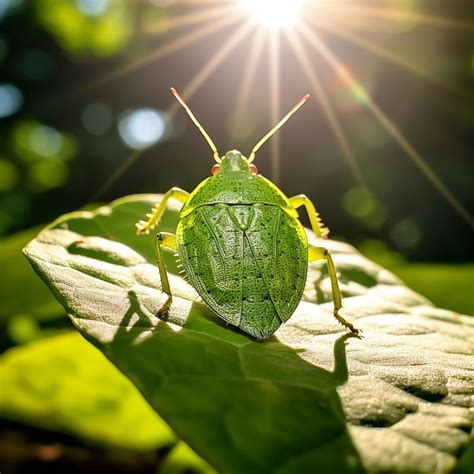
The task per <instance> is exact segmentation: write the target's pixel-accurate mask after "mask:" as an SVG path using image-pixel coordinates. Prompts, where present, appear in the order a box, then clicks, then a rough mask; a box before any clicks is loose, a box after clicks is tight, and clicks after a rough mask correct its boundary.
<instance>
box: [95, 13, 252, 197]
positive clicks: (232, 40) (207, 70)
mask: <svg viewBox="0 0 474 474" xmlns="http://www.w3.org/2000/svg"><path fill="white" fill-rule="evenodd" d="M251 27H252V23H251V22H249V21H245V22H244V23H243V24H242V25H241V26H240V27H239V28H238V29H237V30H236V31H235V32H234V33H233V34H232V35H231V36H230V37H229V38H228V40H227V41H226V42H225V43H224V44H222V45H221V47H220V48H219V50H218V51H217V52H216V53H215V54H214V56H213V57H212V59H211V60H210V61H209V62H207V63H206V64H205V65H204V67H203V68H201V70H200V71H198V73H197V75H196V76H195V77H194V79H193V80H192V81H191V82H190V83H189V84H188V85H187V86H186V87H185V88H184V89H183V95H184V96H186V98H187V99H188V98H189V97H191V96H192V95H193V94H194V93H195V92H196V91H197V89H199V87H200V86H201V85H202V84H203V83H204V82H205V80H206V79H207V78H208V77H209V75H210V74H211V73H212V71H213V70H214V69H215V68H216V67H217V66H218V65H219V64H220V63H221V62H222V61H223V60H224V59H225V58H226V57H227V55H228V54H230V52H231V51H232V50H233V49H234V48H235V47H236V46H237V45H238V44H239V42H240V41H241V40H242V39H243V37H244V36H245V35H246V34H248V33H249V31H250V29H251ZM178 107H179V104H178V103H177V102H174V103H173V104H172V105H171V106H170V107H169V108H168V113H169V114H170V115H173V114H174V113H175V112H176V110H177V108H178ZM143 152H144V150H139V151H135V152H133V153H131V154H130V155H129V156H128V157H127V158H126V159H125V161H124V162H123V163H122V164H121V165H120V166H119V167H118V168H117V170H116V171H115V172H114V173H113V174H112V175H111V176H110V177H109V178H108V179H107V181H106V182H105V183H104V184H103V185H102V186H101V188H100V189H99V190H98V191H97V192H96V193H95V194H94V195H93V196H92V198H93V199H96V200H97V199H99V198H100V197H101V196H103V195H104V193H105V192H107V191H108V190H109V189H110V188H111V187H112V186H113V184H114V183H115V182H116V181H117V180H118V179H120V177H121V176H122V175H123V174H124V173H125V172H126V171H127V170H128V169H129V168H130V167H131V166H132V165H133V164H134V163H135V162H136V161H137V160H138V159H139V158H140V157H141V156H142V154H143Z"/></svg>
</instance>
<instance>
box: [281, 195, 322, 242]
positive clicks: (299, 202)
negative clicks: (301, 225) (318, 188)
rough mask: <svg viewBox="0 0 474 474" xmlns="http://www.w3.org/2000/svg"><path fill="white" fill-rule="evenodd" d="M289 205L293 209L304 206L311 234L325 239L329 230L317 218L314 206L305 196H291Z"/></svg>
mask: <svg viewBox="0 0 474 474" xmlns="http://www.w3.org/2000/svg"><path fill="white" fill-rule="evenodd" d="M290 204H291V205H292V206H293V207H294V208H295V209H298V207H301V206H304V207H305V208H306V212H307V213H308V217H309V222H310V223H311V228H312V229H313V232H314V233H315V234H316V235H317V236H318V237H322V238H323V239H325V238H326V237H327V236H328V234H329V229H328V228H327V227H325V226H324V224H323V222H322V221H321V218H320V217H319V214H318V212H317V211H316V208H315V207H314V204H313V203H312V202H311V199H310V198H309V197H308V196H306V195H305V194H298V196H293V197H291V198H290Z"/></svg>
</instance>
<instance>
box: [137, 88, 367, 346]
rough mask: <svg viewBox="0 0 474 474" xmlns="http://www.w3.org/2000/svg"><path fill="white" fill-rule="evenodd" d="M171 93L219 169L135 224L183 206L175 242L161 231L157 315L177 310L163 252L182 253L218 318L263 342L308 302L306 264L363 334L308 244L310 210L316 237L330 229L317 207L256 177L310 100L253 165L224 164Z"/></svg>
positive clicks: (242, 161) (149, 225)
mask: <svg viewBox="0 0 474 474" xmlns="http://www.w3.org/2000/svg"><path fill="white" fill-rule="evenodd" d="M171 91H172V92H173V94H174V95H175V97H176V98H177V99H178V101H179V102H180V104H181V105H182V106H183V107H184V109H185V110H186V112H187V113H188V114H189V116H190V117H191V119H192V121H193V122H194V123H195V125H196V126H197V127H198V128H199V130H200V131H201V133H202V134H203V135H204V138H205V139H206V140H207V142H208V143H209V145H210V147H211V149H212V151H213V154H214V159H215V160H216V162H217V164H215V165H214V166H213V167H212V169H211V174H212V176H210V177H209V178H207V179H205V180H204V181H203V182H202V183H201V184H199V185H198V186H197V187H196V189H195V190H194V191H193V192H192V193H191V194H189V193H187V192H186V191H183V190H182V189H179V188H172V189H170V190H169V191H168V192H167V193H166V194H165V195H164V198H163V200H162V201H161V202H160V203H159V205H157V206H156V207H155V208H153V210H152V212H151V213H150V214H147V217H148V220H147V221H145V220H141V221H139V222H138V223H137V224H136V227H137V234H138V235H142V234H148V233H149V232H150V231H151V230H152V229H153V228H154V227H156V226H157V225H158V224H159V222H160V219H161V217H162V215H163V213H164V211H165V209H166V203H167V201H168V200H169V199H170V198H174V199H177V200H178V201H180V202H181V203H182V204H183V207H182V208H181V211H180V214H179V223H178V227H177V229H176V235H174V234H170V233H166V232H159V233H158V235H157V238H156V255H157V264H158V268H159V271H160V278H161V282H162V289H163V291H164V292H165V293H166V294H167V295H168V299H167V301H166V303H165V304H164V305H163V307H162V308H161V309H160V311H159V314H160V315H161V314H166V313H167V312H168V310H169V308H170V307H171V304H172V294H171V288H170V284H169V280H168V274H167V271H166V267H165V264H164V260H163V257H162V251H161V247H162V246H164V247H167V248H169V249H172V250H174V251H177V253H178V255H179V257H180V259H181V261H182V264H183V268H184V271H185V273H186V276H187V278H188V280H189V282H190V283H191V284H192V285H193V287H194V288H195V289H196V291H197V292H198V293H199V295H200V296H201V298H202V299H203V300H204V301H205V302H206V303H207V305H208V306H209V307H210V308H211V309H212V310H213V311H214V312H215V313H217V315H218V316H219V317H221V318H222V319H224V320H225V321H227V322H228V323H230V324H233V325H234V326H238V327H239V328H240V329H241V330H243V331H245V332H246V333H248V334H250V335H252V336H254V337H257V338H260V339H265V338H267V337H269V336H271V335H272V334H273V333H274V332H275V331H276V330H277V329H278V328H279V326H280V325H281V324H282V323H284V322H286V321H287V320H288V319H289V318H290V317H291V315H292V314H293V312H294V311H295V309H296V307H297V306H298V304H299V302H300V300H301V297H302V295H303V291H304V287H305V283H306V275H307V270H308V262H312V261H315V260H319V259H325V260H326V264H327V267H328V271H329V276H330V280H331V289H332V296H333V303H334V317H335V318H336V319H337V320H338V321H339V322H340V323H341V324H342V325H343V326H345V327H346V328H348V329H350V330H351V331H352V332H353V333H354V334H356V335H358V334H359V333H360V330H358V329H356V328H355V327H354V326H353V325H352V324H351V323H349V322H348V321H346V320H345V319H344V318H343V317H342V316H340V315H339V310H340V309H341V307H342V301H341V293H340V291H339V287H338V281H337V276H336V270H335V267H334V263H333V260H332V258H331V255H330V253H329V252H328V250H327V249H325V248H324V247H313V246H310V245H308V241H307V238H306V234H305V231H304V228H303V226H302V224H301V223H300V221H299V215H298V211H297V209H298V208H299V207H301V206H304V207H305V208H306V211H307V213H308V216H309V219H310V222H311V227H312V229H313V231H314V232H315V234H316V235H317V236H318V237H322V238H324V237H326V235H327V232H328V231H327V229H326V228H324V227H323V226H322V224H321V221H320V220H319V217H318V213H317V212H316V209H315V208H314V205H313V203H312V202H311V201H310V200H309V199H308V197H307V196H305V195H303V194H300V195H298V196H294V197H292V198H287V197H286V196H285V195H284V194H283V193H282V192H281V191H280V189H278V187H277V186H275V185H274V184H273V183H272V182H271V181H269V180H267V179H266V178H264V177H263V176H262V175H260V174H258V170H257V168H256V167H255V165H253V164H252V161H253V160H254V158H255V153H256V152H257V150H258V149H259V148H260V147H261V146H262V145H263V143H265V142H266V141H267V140H268V138H270V137H271V136H272V135H273V134H274V133H275V132H276V131H277V130H278V129H279V128H280V127H281V126H282V125H283V124H284V123H285V122H286V121H287V120H288V119H289V118H290V117H291V115H293V114H294V113H295V112H296V111H297V110H298V109H299V108H300V107H301V106H302V105H303V104H304V103H305V102H306V100H307V99H308V97H309V96H308V95H306V96H305V97H303V98H302V99H301V100H300V101H299V102H298V103H297V104H296V105H295V106H294V107H293V108H292V109H291V110H290V112H288V114H287V115H286V116H285V117H284V118H283V119H282V120H281V121H280V122H279V123H278V124H277V125H275V127H274V128H273V129H272V130H271V131H270V132H268V133H267V134H266V135H265V136H264V137H263V138H262V139H261V140H260V141H259V142H258V143H257V145H255V147H254V148H253V149H252V151H251V153H250V155H249V157H248V158H245V157H244V156H243V155H242V154H241V153H240V152H238V151H236V150H233V151H229V152H227V153H226V154H225V156H223V157H220V156H219V153H218V151H217V148H216V146H215V145H214V143H213V142H212V140H211V138H210V137H209V135H208V134H207V133H206V132H205V130H204V129H203V127H202V126H201V124H200V123H199V122H198V121H197V119H196V117H195V116H194V115H193V113H192V112H191V110H190V109H189V107H188V106H187V104H186V103H185V102H184V100H183V99H182V98H181V96H180V95H179V94H178V92H177V91H176V90H175V89H173V88H171Z"/></svg>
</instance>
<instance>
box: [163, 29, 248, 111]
mask: <svg viewBox="0 0 474 474" xmlns="http://www.w3.org/2000/svg"><path fill="white" fill-rule="evenodd" d="M252 28H253V24H252V22H251V21H249V20H246V21H245V22H244V23H243V24H242V25H240V26H239V28H237V29H236V30H235V31H234V32H233V33H232V34H231V35H230V36H229V37H228V38H227V40H226V41H225V42H224V43H222V44H221V45H220V46H219V48H218V49H217V51H216V52H215V53H214V54H213V55H212V57H211V58H210V59H209V60H208V61H207V62H206V63H204V65H203V66H202V67H201V69H200V70H199V71H198V72H197V74H196V75H195V76H194V78H193V79H192V80H191V81H190V82H189V83H188V84H187V85H186V86H185V87H184V88H183V93H182V95H183V97H185V98H186V100H189V99H190V98H191V97H192V96H193V95H194V94H195V93H196V91H197V90H198V89H199V88H200V87H201V86H202V85H203V84H204V82H205V81H206V80H207V79H208V77H209V76H210V75H211V74H212V72H213V71H214V70H215V69H216V68H217V67H218V66H219V65H220V64H221V63H222V62H223V61H224V60H225V59H226V57H227V56H228V55H229V54H230V53H231V52H232V51H233V50H234V49H235V48H236V47H237V46H238V45H239V44H240V42H241V41H242V40H243V39H244V38H245V36H246V35H248V34H249V32H250V30H251V29H252ZM178 108H179V104H178V103H177V102H173V103H172V104H171V105H170V106H169V107H168V109H167V113H168V114H169V115H170V116H173V115H174V114H175V113H176V111H177V110H178Z"/></svg>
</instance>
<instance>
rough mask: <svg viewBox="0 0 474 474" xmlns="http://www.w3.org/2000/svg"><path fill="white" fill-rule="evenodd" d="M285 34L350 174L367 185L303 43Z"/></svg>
mask: <svg viewBox="0 0 474 474" xmlns="http://www.w3.org/2000/svg"><path fill="white" fill-rule="evenodd" d="M286 34H287V37H288V40H289V43H290V46H291V47H292V49H293V51H294V52H295V54H296V57H297V59H298V62H299V63H300V65H301V68H302V69H303V72H304V74H305V75H306V77H307V79H308V81H309V83H310V84H311V87H312V89H313V92H314V94H315V95H316V97H317V98H318V100H319V102H320V104H321V106H322V110H323V113H324V115H325V117H326V120H327V121H328V123H329V126H330V127H331V130H332V132H333V134H334V138H335V139H336V143H337V145H338V146H339V148H340V150H341V153H342V155H343V157H344V158H345V159H346V161H347V163H348V165H349V168H350V170H351V172H352V174H353V175H354V177H355V179H356V181H357V182H358V183H359V184H361V185H363V186H367V185H366V180H365V178H364V175H363V174H362V171H361V170H360V168H359V166H358V164H357V161H356V158H355V155H354V153H353V152H352V150H351V148H350V146H349V143H348V141H347V138H346V135H345V133H344V130H343V129H342V126H341V124H340V122H339V120H338V118H337V116H336V113H335V112H334V109H333V107H332V105H331V103H330V102H329V98H328V96H327V94H326V92H325V91H324V87H323V85H322V83H321V80H320V79H319V77H318V75H317V74H316V72H315V70H314V68H313V67H312V65H311V62H310V60H309V58H308V55H307V53H306V51H305V49H304V48H303V45H302V44H301V41H300V39H299V38H298V37H297V36H296V34H295V33H294V32H293V31H287V32H286Z"/></svg>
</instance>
